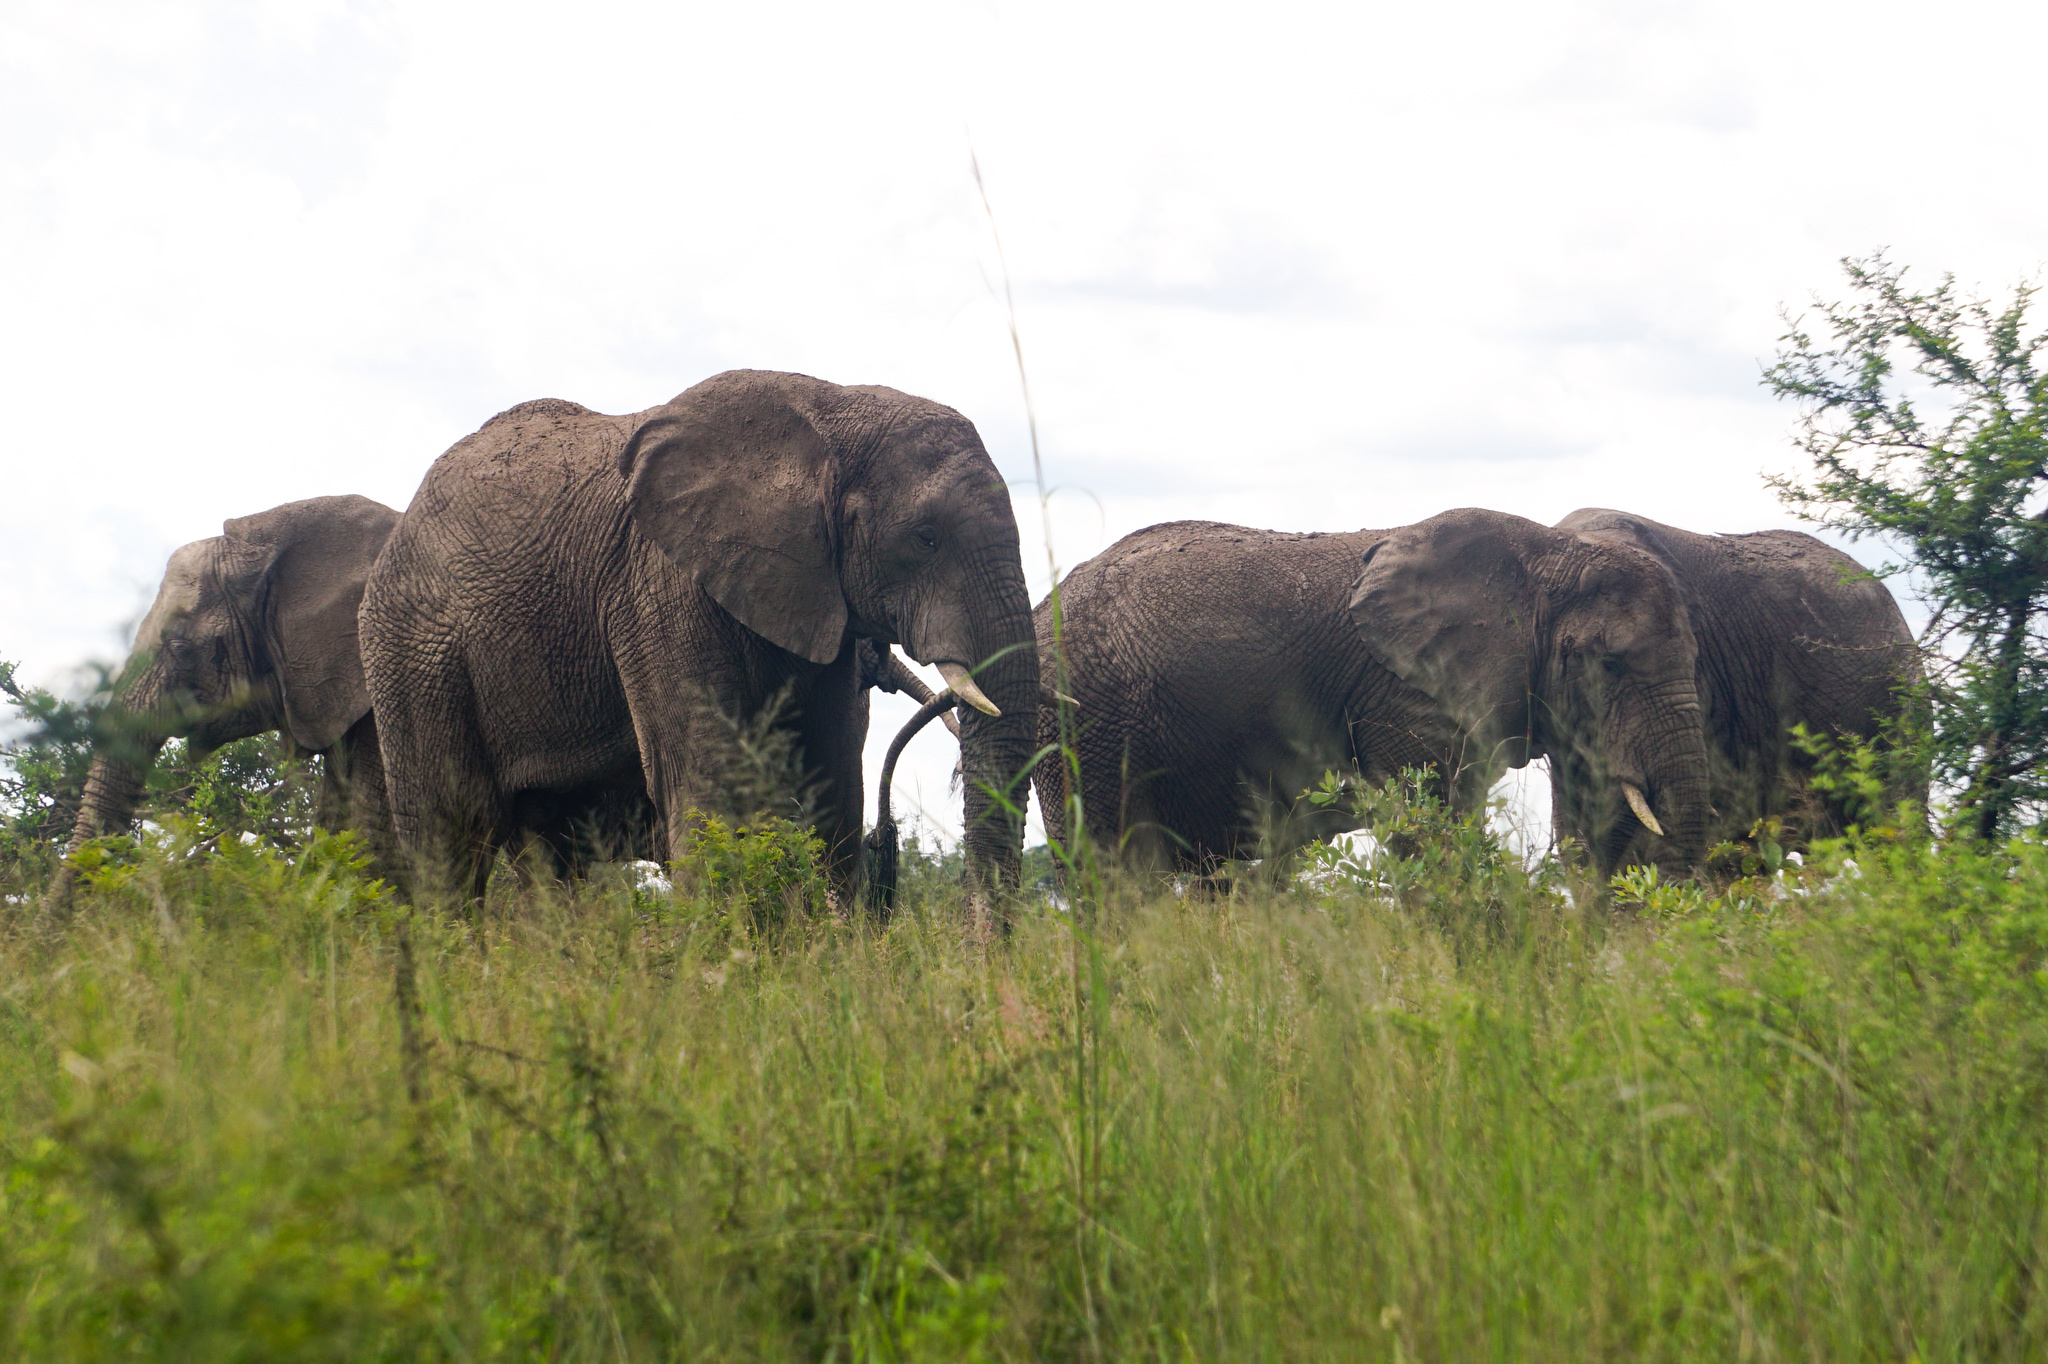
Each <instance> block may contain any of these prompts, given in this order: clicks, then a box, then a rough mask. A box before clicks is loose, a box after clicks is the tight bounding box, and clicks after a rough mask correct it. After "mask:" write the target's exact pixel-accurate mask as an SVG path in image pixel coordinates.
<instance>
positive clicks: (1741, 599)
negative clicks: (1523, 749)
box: [1551, 507, 1927, 862]
mask: <svg viewBox="0 0 2048 1364" xmlns="http://www.w3.org/2000/svg"><path fill="white" fill-rule="evenodd" d="M1557 528H1558V529H1559V530H1561V531H1568V532H1572V533H1574V534H1578V535H1584V536H1589V537H1591V538H1594V539H1597V540H1601V541H1605V542H1607V543H1610V544H1615V545H1625V546H1628V547H1630V548H1632V549H1636V550H1639V551H1641V552H1642V553H1644V554H1647V555H1649V556H1651V557H1652V558H1654V559H1655V560H1656V561H1657V562H1658V563H1659V564H1661V565H1662V566H1663V567H1664V568H1665V569H1666V570H1667V572H1668V573H1669V575H1670V577H1671V580H1672V582H1673V584H1674V585H1675V587H1676V589H1677V591H1678V593H1679V596H1680V598H1681V599H1682V600H1683V601H1684V603H1685V607H1686V613H1687V616H1688V617H1689V618H1690V620H1691V621H1692V626H1693V634H1694V638H1695V640H1696V641H1697V643H1698V650H1699V652H1698V664H1697V670H1696V673H1695V686H1696V688H1697V690H1698V692H1699V697H1700V702H1701V705H1702V707H1703V710H1704V715H1705V724H1706V737H1707V753H1708V758H1709V762H1710V764H1711V771H1712V786H1711V801H1712V805H1713V807H1714V811H1715V813H1714V815H1713V816H1712V819H1711V822H1710V824H1709V826H1708V830H1707V835H1706V836H1707V840H1708V843H1709V845H1710V846H1711V845H1712V844H1713V843H1716V842H1719V841H1721V840H1723V839H1739V838H1741V837H1743V836H1744V835H1746V834H1747V833H1748V832H1749V830H1750V828H1751V827H1752V826H1753V825H1754V824H1755V822H1756V821H1757V820H1758V819H1761V818H1763V817H1765V816H1772V815H1775V816H1786V815H1791V816H1793V818H1791V819H1790V820H1788V821H1787V830H1786V836H1787V837H1789V838H1790V840H1791V844H1790V845H1791V846H1796V845H1798V844H1802V843H1804V842H1805V841H1806V839H1807V838H1809V837H1814V836H1823V837H1824V836H1828V835H1832V834H1836V833H1839V832H1840V831H1841V829H1842V828H1843V826H1844V825H1845V824H1846V823H1847V821H1848V818H1849V816H1848V813H1847V812H1846V811H1845V810H1843V809H1842V808H1841V806H1840V804H1839V802H1837V801H1834V800H1832V799H1830V798H1827V797H1823V796H1819V795H1818V793H1816V794H1815V796H1814V798H1812V799H1808V798H1807V795H1806V790H1805V787H1806V781H1807V778H1808V777H1809V776H1810V775H1811V773H1812V767H1813V764H1812V760H1811V758H1809V757H1808V756H1806V755H1805V754H1803V753H1801V752H1799V750H1798V749H1797V748H1795V747H1794V746H1793V743H1792V739H1791V733H1790V731H1791V728H1792V726H1793V725H1794V724H1797V723H1804V724H1805V725H1806V726H1807V728H1808V729H1809V730H1812V731H1816V732H1819V733H1822V734H1832V735H1841V736H1846V737H1848V738H1851V739H1856V740H1872V739H1875V738H1877V737H1878V736H1879V733H1880V730H1881V727H1882V725H1883V723H1884V722H1885V721H1886V720H1888V719H1891V718H1893V717H1896V716H1897V715H1898V714H1899V708H1900V706H1899V698H1898V694H1897V691H1896V688H1897V686H1898V684H1899V683H1900V682H1901V681H1902V680H1905V679H1908V678H1912V677H1917V676H1918V662H1917V656H1916V654H1915V652H1914V645H1913V635H1912V632H1911V631H1910V630H1909V629H1908V628H1907V626H1906V620H1905V617H1904V616H1903V615H1901V614H1900V612H1899V606H1898V603H1897V602H1896V601H1895V600H1894V599H1893V597H1892V594H1891V593H1890V591H1888V590H1887V589H1886V588H1885V586H1884V585H1883V584H1882V583H1880V582H1878V581H1877V580H1876V579H1874V578H1872V577H1870V576H1869V574H1868V572H1867V571H1866V570H1864V568H1863V567H1862V565H1860V564H1858V563H1856V561H1855V560H1853V559H1851V558H1850V557H1849V556H1848V555H1846V554H1843V553H1841V552H1840V551H1839V550H1835V549H1832V548H1830V547H1828V546H1827V545H1825V544H1823V543H1821V542H1820V541H1819V540H1816V539H1814V538H1813V537H1812V536H1810V535H1805V534H1802V533H1800V532H1798V531H1790V530H1767V531H1758V532H1755V533H1753V534H1748V535H1698V534H1695V533H1693V532H1691V531H1684V530H1678V529H1676V528H1674V527H1671V526H1666V525H1660V524H1659V523H1658V522H1655V521H1652V520H1650V519H1649V518H1648V517H1643V516H1634V515H1631V514H1629V513H1627V512H1618V511H1610V510H1606V509H1604V508H1598V507H1588V508H1585V509H1583V510H1580V511H1575V512H1573V513H1572V514H1571V515H1570V516H1567V517H1565V518H1564V520H1562V521H1560V522H1558V523H1557ZM1551 793H1552V794H1551V800H1552V809H1553V811H1554V815H1555V820H1556V827H1557V832H1558V834H1559V835H1560V836H1564V835H1569V836H1571V837H1574V838H1578V839H1581V840H1585V839H1587V837H1588V833H1589V831H1590V830H1597V829H1599V828H1602V827H1607V826H1610V825H1612V824H1613V823H1614V822H1615V821H1616V819H1617V818H1618V813H1617V812H1616V811H1615V810H1613V809H1612V808H1610V807H1609V802H1611V801H1612V799H1613V793H1612V792H1611V791H1602V790H1600V789H1599V788H1598V787H1597V786H1595V785H1593V784H1590V783H1588V782H1586V781H1585V780H1584V779H1583V778H1582V776H1580V775H1579V774H1578V773H1577V772H1576V771H1575V768H1574V765H1573V763H1572V762H1571V761H1570V760H1569V758H1567V760H1566V761H1562V762H1561V761H1559V760H1558V758H1556V757H1553V758H1552V762H1551ZM1891 794H1892V796H1893V798H1894V799H1905V798H1909V797H1910V798H1912V799H1915V800H1919V801H1921V802H1923V803H1924V802H1925V800H1926V798H1927V785H1926V779H1925V776H1924V774H1922V775H1921V776H1920V777H1919V778H1918V779H1917V780H1915V779H1908V780H1905V781H1903V782H1902V783H1901V784H1900V786H1899V789H1897V790H1895V791H1893V792H1892V793H1891ZM1660 853H1667V854H1668V850H1666V849H1661V848H1659V847H1657V846H1655V840H1651V839H1649V838H1648V836H1647V835H1646V834H1644V835H1639V836H1638V837H1636V838H1633V839H1632V840H1631V841H1630V844H1629V846H1628V848H1627V849H1626V850H1625V852H1624V857H1625V858H1626V860H1629V861H1638V862H1650V861H1655V860H1658V855H1659V854H1660Z"/></svg>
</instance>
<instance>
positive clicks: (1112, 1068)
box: [0, 811, 2048, 1361]
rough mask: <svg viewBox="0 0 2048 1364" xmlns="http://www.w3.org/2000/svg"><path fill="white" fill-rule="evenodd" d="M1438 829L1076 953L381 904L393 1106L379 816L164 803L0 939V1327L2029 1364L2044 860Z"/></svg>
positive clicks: (61, 1350) (767, 898)
mask: <svg viewBox="0 0 2048 1364" xmlns="http://www.w3.org/2000/svg"><path fill="white" fill-rule="evenodd" d="M1428 816H1429V812H1427V811H1424V812H1423V815H1422V816H1421V817H1418V818H1417V821H1416V822H1415V827H1413V828H1410V829H1409V830H1407V836H1406V837H1404V838H1402V839H1398V840H1396V839H1390V844H1392V843H1398V845H1399V846H1402V847H1403V849H1404V851H1408V852H1410V853H1412V854H1413V855H1412V856H1409V857H1406V858H1403V859H1398V860H1396V859H1392V858H1390V857H1388V856H1386V855H1384V854H1379V855H1375V856H1372V857H1369V858H1363V859H1359V860H1349V859H1345V858H1342V857H1339V856H1336V855H1333V854H1322V855H1319V857H1318V858H1317V859H1316V860H1317V867H1316V868H1315V871H1314V875H1313V876H1311V877H1308V878H1305V879H1304V880H1303V881H1302V882H1299V883H1297V884H1296V885H1294V886H1292V887H1287V888H1282V889H1259V888H1256V887H1254V886H1251V885H1249V884H1246V885H1241V886H1240V888H1239V889H1238V890H1237V891H1236V892H1234V893H1233V894H1231V895H1227V896H1223V895H1213V894H1212V895H1206V896H1205V895H1193V894H1190V895H1188V896H1186V897H1182V896H1180V895H1176V894H1175V893H1174V891H1173V889H1172V888H1171V887H1164V886H1158V885H1148V884H1139V883H1112V884H1109V885H1107V886H1104V887H1102V888H1100V891H1099V894H1098V895H1097V896H1096V897H1095V898H1094V899H1093V900H1092V901H1091V902H1090V903H1089V904H1087V905H1086V906H1085V911H1086V912H1085V913H1083V914H1081V915H1079V916H1078V918H1079V920H1080V923H1081V925H1082V932H1083V939H1082V941H1081V943H1080V944H1079V945H1080V947H1081V948H1082V949H1083V950H1081V951H1079V952H1077V951H1076V945H1077V944H1076V940H1075V936H1074V934H1075V932H1076V928H1075V921H1074V920H1073V919H1070V918H1069V917H1068V916H1067V915H1066V914H1064V913H1063V912H1061V911H1059V910H1058V909H1055V908H1052V907H1049V906H1039V907H1037V908H1035V909H1030V910H1027V911H1025V912H1023V913H1022V914H1020V916H1019V919H1018V923H1017V926H1016V930H1015V933H1014V936H1013V937H1012V938H1011V940H1009V941H1008V942H1005V943H998V944H995V945H989V944H986V943H980V942H977V941H975V940H973V939H972V938H971V937H970V935H968V934H965V933H963V932H962V931H961V929H960V925H959V916H960V914H961V913H962V908H961V906H960V905H959V903H958V901H957V894H956V892H955V891H953V890H952V889H950V888H949V886H948V885H947V884H946V883H945V882H944V881H943V880H942V879H940V878H938V877H936V876H933V875H924V876H919V875H918V874H916V873H917V871H918V868H917V866H916V865H915V864H913V865H912V867H911V868H910V872H911V874H909V875H907V876H906V878H905V882H904V897H905V901H906V906H907V907H906V910H905V912H903V913H901V914H900V915H899V917H898V918H897V919H896V920H895V921H894V922H893V923H891V924H890V925H889V926H888V927H887V928H886V929H876V928H874V927H872V926H869V925H867V924H865V923H862V922H858V921H845V920H841V919H839V918H837V917H834V916H833V915H832V914H831V913H829V912H827V913H823V914H820V913H815V912H805V911H804V909H803V906H804V904H806V903H811V902H812V901H811V899H810V897H811V896H812V895H813V893H814V891H813V889H812V888H811V883H810V882H809V881H808V880H806V879H805V878H804V877H802V876H801V875H798V876H795V877H794V878H793V879H791V880H789V881H788V882H787V883H786V884H783V883H778V885H781V889H780V890H779V891H778V890H777V889H776V888H775V887H773V886H771V887H769V888H768V890H767V892H765V893H764V891H763V887H762V885H761V884H760V883H759V875H758V874H757V873H756V872H753V871H748V870H747V869H748V868H755V869H758V868H760V867H787V866H788V865H790V863H789V859H788V858H786V857H784V856H783V855H782V852H783V851H786V850H780V851H778V850H776V849H773V848H770V849H768V851H767V852H763V851H762V848H761V847H760V846H755V847H753V848H752V849H751V850H749V848H748V847H747V846H745V845H744V840H738V841H735V842H730V843H728V844H724V845H721V846H723V847H725V848H726V850H727V852H729V853H730V856H729V857H727V859H726V860H725V861H724V862H721V863H719V864H718V865H717V866H715V867H711V868H709V869H708V870H707V869H705V868H696V869H693V870H692V871H691V872H690V873H688V874H685V875H682V876H679V877H678V879H677V888H676V889H675V890H674V891H673V892H668V891H664V892H659V893H656V892H653V891H649V890H646V889H642V888H638V887H636V886H634V885H633V884H631V882H630V881H628V880H627V879H625V877H624V875H623V873H621V874H620V876H619V878H618V879H616V880H614V881H611V882H604V881H600V882H597V883H592V884H589V885H586V886H583V887H580V888H577V889H573V890H554V889H543V890H533V891H522V890H520V889H519V888H518V887H517V886H516V885H509V884H508V885H507V886H504V887H501V888H499V889H497V890H494V893H493V896H492V899H491V903H490V905H489V912H488V914H487V915H486V917H485V919H484V921H483V922H482V924H481V925H473V924H471V923H469V922H467V921H463V920H455V919H442V918H434V917H426V916H423V917H420V918H417V919H414V920H412V921H411V922H410V924H409V928H408V934H409V942H410V949H411V956H412V961H413V969H414V979H415V982H416V987H417V993H418V1001H419V1002H418V1014H417V1018H416V1024H417V1031H416V1039H417V1042H416V1046H417V1051H416V1054H415V1058H414V1059H415V1060H416V1061H417V1063H418V1066H417V1073H418V1076H419V1080H420V1084H419V1090H420V1093H419V1097H418V1099H417V1101H415V1100H414V1099H413V1098H411V1097H409V1094H408V1089H407V1085H406V1082H405V1074H406V1066H405V1064H404V1060H405V1058H404V1057H403V1055H402V1046H403V1043H402V1040H401V1031H402V1030H401V1016H400V1013H399V1010H398V1008H397V1006H396V1004H395V1002H394V980H395V971H396V943H397V941H398V934H397V929H398V928H399V926H400V923H401V920H400V914H401V911H400V910H398V909H397V908H395V907H394V906H393V904H392V902H391V901H390V899H389V898H388V897H386V896H384V895H382V894H381V893H380V892H379V891H378V890H377V889H376V888H375V887H374V886H369V885H366V884H365V883H364V882H363V881H362V880H361V878H360V876H359V874H358V873H357V872H356V871H354V870H353V869H352V868H351V867H350V865H349V848H348V845H347V844H345V843H341V842H337V841H334V840H326V839H322V840H319V841H316V842H315V843H313V844H312V845H310V846H309V847H307V848H305V849H302V850H300V851H299V852H297V853H295V854H292V855H289V856H287V855H285V854H282V853H279V852H276V851H273V850H271V849H269V848H267V847H265V846H261V845H257V846H248V847H244V846H240V845H236V844H233V843H232V842H230V843H229V845H228V846H227V847H226V848H225V849H224V850H222V851H220V852H219V853H217V854H210V855H204V856H197V857H188V856H186V855H185V852H186V848H187V845H188V844H189V841H190V840H189V836H185V835H179V834H177V833H176V832H175V831H174V832H173V834H172V835H170V836H167V837H166V838H164V839H162V840H160V841H159V842H157V843H155V844H153V845H151V846H148V847H146V848H144V849H143V850H142V851H141V853H140V855H139V856H138V857H136V858H135V859H134V860H133V861H132V862H127V863H119V862H110V863H108V864H106V865H105V866H103V867H102V868H101V870H100V871H99V872H97V873H95V876H94V879H95V881H96V883H97V885H96V888H95V889H92V890H90V891H89V892H87V893H86V895H85V897H84V902H83V904H82V906H81V909H80V912H79V913H78V915H77V916H76V918H75V919H74V920H72V921H71V922H70V923H69V924H68V925H66V926H64V927H63V928H62V929H61V930H53V932H54V933H55V936H50V935H49V934H48V933H44V932H39V931H37V930H34V929H32V928H30V927H28V926H22V927H20V928H18V929H16V930H14V931H13V932H12V933H11V934H10V935H9V936H7V937H6V939H5V941H4V943H0V955H4V958H5V961H4V971H5V981H6V986H5V991H4V999H0V1142H4V1149H0V1162H4V1166H5V1169H4V1183H0V1356H4V1357H7V1358H15V1359H98V1358H153V1359H156V1358H160V1359H191V1360H242V1359H246V1360H266V1361H268V1360H288V1359H337V1360H342V1359H346V1360H374V1359H393V1360H418V1359H440V1358H447V1359H462V1360H470V1359H477V1360H484V1359H503V1360H596V1359H605V1360H615V1359H634V1360H666V1359H683V1358H689V1359H705V1358H708V1359H778V1358H829V1359H847V1360H851V1359H881V1360H963V1359H991V1360H993V1359H1040V1358H1056V1359H1063V1358H1076V1357H1080V1358H1101V1359H1161V1360H1182V1359H1224V1358H1229V1359H1329V1358H1357V1359H1384V1360H1447V1361H1448V1360H1456V1361H1465V1360H1482V1359H1499V1360H1546V1359H1558V1360H1586V1359H1630V1360H1636V1359H1649V1360H1656V1359H1716V1360H1719V1359H1757V1360H1766V1359H1825V1360H1845V1359H1865V1358H1869V1359H1921V1360H1993V1359H2028V1358H2039V1357H2041V1356H2042V1354H2043V1352H2044V1349H2048V1303H2044V1302H2043V1300H2042V1296H2041V1294H2039V1293H2038V1292H2037V1291H2036V1284H2037V1281H2038V1279H2039V1276H2040V1272H2041V1268H2042V1264H2043V1249H2044V1242H2043V1226H2042V1216H2043V1207H2044V1200H2043V1195H2044V1192H2048V1167H2044V1157H2048V1124H2044V1114H2043V1099H2044V1089H2048V1007H2044V1006H2048V998H2044V994H2048V854H2044V852H2043V850H2042V849H2041V848H2040V847H2039V846H2037V845H2020V846H2016V847H2015V848H2013V849H2010V850H2007V851H2005V852H2001V853H1999V854H1996V855H1975V854H1969V853H1963V852H1945V851H1940V850H1937V849H1934V848H1931V847H1928V846H1926V845H1921V844H1913V843H1891V844H1887V843H1881V842H1871V843H1866V844H1864V845H1860V846H1858V847H1856V848H1854V849H1851V850H1849V851H1851V852H1853V854H1854V856H1855V859H1856V862H1857V864H1858V865H1857V866H1856V867H1855V868H1854V869H1853V870H1845V869H1844V868H1843V867H1842V865H1841V864H1840V861H1839V857H1840V855H1839V854H1838V855H1837V857H1836V859H1835V860H1833V861H1829V860H1828V859H1816V862H1817V863H1820V862H1826V863H1827V865H1826V866H1821V865H1816V866H1815V867H1813V868H1811V869H1809V870H1806V871H1796V870H1795V871H1793V872H1790V873H1787V874H1786V875H1785V876H1781V877H1757V878H1752V879H1750V880H1748V881H1745V882H1742V883H1739V884H1738V885H1737V886H1736V887H1734V888H1733V889H1732V890H1731V891H1730V892H1729V893H1728V894H1726V895H1724V896H1721V897H1719V898H1716V899H1711V900H1709V899H1707V898H1706V897H1705V896H1703V895H1700V894H1698V893H1695V892H1692V891H1689V890H1681V889H1679V888H1674V887H1663V886H1656V885H1644V884H1642V883H1636V884H1635V887H1634V890H1635V893H1636V895H1637V898H1638V899H1639V900H1641V901H1642V902H1643V903H1642V904H1640V905H1639V906H1638V907H1636V908H1635V909H1632V910H1629V911H1626V912H1621V913H1617V912H1616V911H1614V910H1613V909H1611V908H1606V907H1595V905H1596V898H1597V897H1594V896H1591V895H1588V894H1586V893H1585V891H1584V888H1583V887H1581V888H1578V893H1576V894H1573V893H1571V892H1572V887H1570V886H1568V885H1567V884H1566V883H1565V881H1564V879H1563V878H1562V877H1561V876H1560V875H1559V874H1558V873H1557V872H1556V871H1555V870H1554V869H1546V870H1542V871H1539V872H1538V873H1535V874H1530V873H1526V872H1524V871H1522V870H1521V868H1520V867H1519V865H1518V864H1516V863H1515V862H1514V861H1513V860H1512V859H1509V858H1506V857H1503V856H1501V855H1500V854H1499V852H1498V850H1497V849H1495V848H1493V847H1492V846H1491V845H1490V844H1488V843H1487V842H1486V840H1485V838H1484V836H1483V835H1482V834H1480V833H1478V832H1476V831H1474V830H1472V829H1469V828H1458V827H1455V826H1450V825H1448V824H1446V823H1445V822H1444V821H1442V820H1441V819H1434V820H1433V821H1432V818H1431V817H1428ZM181 840H182V841H181ZM735 868H738V869H739V874H740V875H742V878H743V879H744V878H745V877H747V876H753V877H754V883H753V884H751V885H750V886H748V887H745V888H740V887H736V885H735V883H734V881H733V879H732V878H733V875H734V874H735V872H734V869H735ZM776 874H778V875H780V874H781V873H776ZM790 887H794V888H795V889H793V890H792V889H790ZM742 890H744V893H742ZM778 894H779V895H780V896H781V899H780V901H778V899H777V896H778ZM777 903H781V904H783V905H784V906H785V907H786V908H787V909H788V910H789V912H787V913H781V914H778V913H777V912H776V911H775V906H776V904H777ZM736 905H737V906H738V907H737V908H736V907H735V906H736ZM1091 963H1092V965H1091ZM1077 972H1078V973H1079V979H1078V982H1077ZM1077 983H1078V988H1077ZM1077 1019H1080V1020H1081V1021H1083V1022H1084V1023H1085V1025H1086V1026H1084V1027H1082V1028H1081V1029H1080V1035H1079V1037H1078V1039H1077V1028H1076V1024H1077ZM1091 1020H1092V1021H1091ZM1077 1043H1078V1044H1079V1045H1078V1046H1077Z"/></svg>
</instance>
